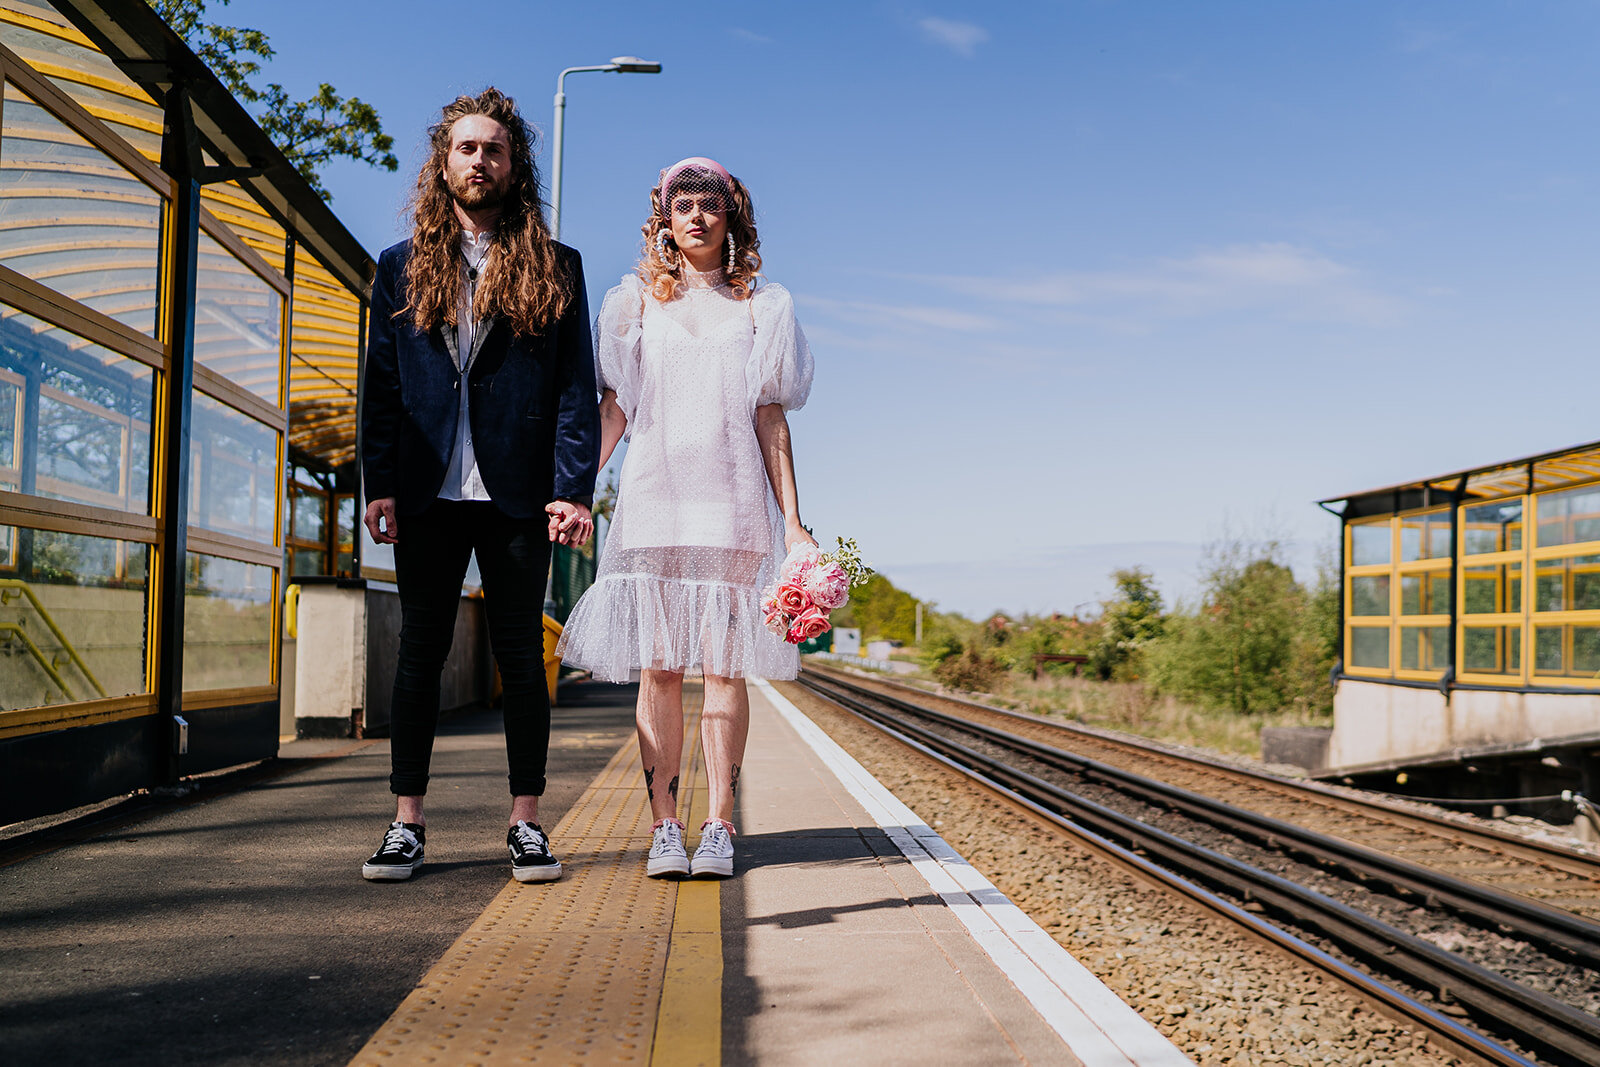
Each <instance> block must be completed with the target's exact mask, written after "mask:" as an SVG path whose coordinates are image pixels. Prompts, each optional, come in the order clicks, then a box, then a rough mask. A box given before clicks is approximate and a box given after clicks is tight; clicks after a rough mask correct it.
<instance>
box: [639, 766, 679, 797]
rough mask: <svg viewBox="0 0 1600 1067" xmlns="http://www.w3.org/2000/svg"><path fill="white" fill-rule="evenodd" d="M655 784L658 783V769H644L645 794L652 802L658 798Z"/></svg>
mask: <svg viewBox="0 0 1600 1067" xmlns="http://www.w3.org/2000/svg"><path fill="white" fill-rule="evenodd" d="M673 781H674V782H676V781H677V779H676V778H674V779H673ZM655 782H656V769H655V768H654V767H646V768H645V769H644V792H645V795H646V796H647V797H649V798H650V799H651V800H654V799H655V798H656V786H655Z"/></svg>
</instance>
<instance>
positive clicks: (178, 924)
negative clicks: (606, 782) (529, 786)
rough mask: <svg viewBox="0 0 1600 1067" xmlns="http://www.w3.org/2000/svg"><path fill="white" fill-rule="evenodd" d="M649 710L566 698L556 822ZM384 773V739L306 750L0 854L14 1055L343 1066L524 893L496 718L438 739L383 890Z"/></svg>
mask: <svg viewBox="0 0 1600 1067" xmlns="http://www.w3.org/2000/svg"><path fill="white" fill-rule="evenodd" d="M635 695H636V694H635V687H633V686H610V685H601V684H581V685H576V686H568V687H564V688H563V690H562V695H561V704H560V705H559V706H558V707H557V708H556V709H555V714H554V723H553V727H552V731H551V750H550V764H549V786H548V789H547V791H546V793H545V797H544V800H543V801H542V802H541V805H540V812H539V815H540V822H541V823H543V824H544V825H545V826H546V827H553V826H554V825H555V824H556V823H557V822H558V821H559V820H560V818H561V816H562V815H563V814H564V813H565V812H566V810H567V808H568V807H569V806H571V805H572V803H573V802H574V801H576V800H577V799H578V797H579V796H580V795H581V794H582V793H583V791H584V789H585V787H586V786H587V785H588V784H589V783H590V781H591V780H592V779H593V778H594V777H595V775H596V774H597V773H598V772H599V771H600V770H601V769H602V768H603V767H604V766H605V764H606V761H607V760H609V759H610V758H611V756H612V755H613V754H614V753H615V752H616V750H617V748H618V747H619V746H620V745H622V744H623V743H624V742H625V741H627V740H628V739H629V738H631V737H632V736H633V706H634V698H635ZM341 753H342V754H341ZM388 774H389V746H388V743H387V742H386V741H377V742H370V743H361V742H351V741H343V742H339V741H334V742H328V741H321V742H294V743H292V744H287V745H284V746H283V748H282V750H281V754H280V757H279V758H278V759H277V760H274V761H270V762H269V763H267V764H265V765H262V766H260V767H258V768H254V769H252V770H249V771H245V772H242V773H237V774H233V775H226V776H222V777H221V778H220V779H215V780H208V781H206V782H204V783H203V784H202V787H201V788H200V789H199V790H198V791H197V792H195V793H194V794H192V795H190V796H188V797H185V798H182V799H178V800H170V801H162V802H157V803H155V804H153V805H148V806H146V807H144V808H143V809H142V810H138V811H135V812H132V813H126V812H121V813H118V812H113V813H112V814H110V815H109V816H107V815H105V814H102V815H100V816H98V817H96V818H94V819H91V820H85V821H80V822H75V823H66V824H63V825H60V826H57V827H55V828H53V829H50V830H48V831H45V832H35V833H32V834H29V835H26V836H23V837H16V838H12V839H11V840H9V841H0V1050H3V1051H0V1056H3V1057H4V1060H5V1062H7V1063H8V1064H17V1065H19V1067H31V1065H34V1064H41V1065H52V1067H56V1065H66V1064H77V1063H108V1064H112V1063H114V1064H162V1065H169V1064H199V1063H204V1064H242V1063H274V1064H278V1063H284V1064H344V1063H346V1062H348V1061H349V1059H350V1057H351V1056H353V1055H354V1054H355V1053H356V1051H357V1050H359V1049H360V1048H361V1046H362V1045H363V1043H365V1041H366V1040H367V1038H368V1037H369V1036H370V1035H371V1034H372V1033H373V1032H374V1031H375V1030H377V1028H378V1027H379V1026H380V1025H381V1024H382V1023H383V1021H384V1020H385V1019H387V1018H388V1017H389V1014H390V1013H391V1012H392V1011H393V1010H394V1008H395V1006H396V1005H397V1004H399V1003H400V1001H401V1000H402V999H403V998H404V997H405V996H406V994H407V993H408V992H409V991H410V990H411V989H412V987H413V986H415V985H416V983H417V980H418V979H419V978H420V977H421V976H422V975H423V974H424V973H425V972H426V971H427V970H428V968H429V967H430V966H431V965H432V964H433V963H434V961H435V960H437V959H438V958H439V956H440V955H441V954H442V953H443V952H444V951H445V949H447V948H448V947H449V946H450V945H451V944H452V943H453V942H454V941H455V939H456V938H457V937H458V936H459V935H460V933H461V932H462V931H463V930H464V929H466V928H467V927H468V926H469V925H470V924H471V923H472V921H473V919H475V918H476V917H477V916H478V914H479V913H480V912H481V911H482V910H483V909H484V907H485V906H486V905H487V904H488V902H489V901H490V899H491V898H493V897H494V895H495V894H496V893H498V892H499V891H500V890H501V889H502V888H504V887H505V885H506V883H507V881H508V880H509V879H510V858H509V855H508V853H507V851H506V846H505V825H506V823H505V816H506V812H507V811H508V810H509V803H510V799H509V794H508V792H507V789H506V777H505V774H506V763H505V744H504V740H503V734H502V732H501V726H500V715H499V712H498V711H492V710H488V709H474V710H469V711H467V712H465V713H462V714H459V715H456V716H454V717H451V718H448V719H447V720H446V721H445V722H444V723H443V724H442V726H441V729H440V736H439V741H438V744H437V745H436V747H435V750H434V757H433V766H432V775H433V777H432V782H431V784H430V787H429V793H428V808H427V811H428V838H427V852H426V857H427V858H426V862H425V865H424V866H423V868H422V870H421V871H420V872H418V874H417V875H416V876H414V877H413V878H412V879H411V880H410V881H408V882H397V883H382V882H366V881H364V880H363V879H362V878H361V863H362V861H363V860H365V859H366V858H367V856H369V855H371V853H372V852H373V850H374V849H376V848H377V846H378V844H379V842H380V840H381V838H382V836H383V831H384V829H385V828H386V825H387V823H388V822H389V820H390V819H391V818H393V812H394V808H393V798H392V797H390V795H389V791H388ZM553 845H554V847H555V850H556V854H557V855H558V856H560V855H561V842H560V841H559V840H556V841H554V842H553ZM525 889H526V890H527V891H528V892H538V891H539V887H538V886H534V885H530V886H527V887H525Z"/></svg>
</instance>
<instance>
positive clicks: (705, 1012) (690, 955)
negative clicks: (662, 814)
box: [650, 730, 722, 1067]
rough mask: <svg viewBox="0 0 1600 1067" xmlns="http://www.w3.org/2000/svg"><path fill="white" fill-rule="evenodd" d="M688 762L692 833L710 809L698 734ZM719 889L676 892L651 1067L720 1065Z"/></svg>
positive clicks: (689, 887)
mask: <svg viewBox="0 0 1600 1067" xmlns="http://www.w3.org/2000/svg"><path fill="white" fill-rule="evenodd" d="M685 740H686V741H687V740H688V739H687V738H685ZM690 760H691V763H690V772H689V774H688V775H686V776H685V777H686V778H687V780H688V781H689V782H691V783H692V785H691V787H690V793H689V795H688V797H686V798H685V800H686V803H685V804H684V814H685V815H687V816H688V818H687V819H686V820H685V821H686V822H687V823H688V824H689V829H690V831H691V833H692V832H693V831H695V830H696V829H698V828H699V826H700V824H701V823H702V822H704V821H705V819H706V816H707V815H708V814H709V813H710V808H711V803H710V801H711V789H710V780H709V779H708V777H707V775H706V769H705V751H704V749H703V748H702V746H701V744H700V731H699V730H696V731H695V738H694V743H693V745H692V755H691V757H690ZM721 885H722V883H721V882H720V881H715V880H712V881H698V880H691V881H686V882H682V883H680V884H679V886H678V905H677V908H676V909H675V910H674V911H673V915H672V940H671V942H670V943H669V944H668V946H667V973H666V975H665V977H664V978H663V980H662V983H661V1010H660V1011H659V1012H658V1013H657V1014H656V1037H655V1043H654V1044H653V1045H651V1047H650V1067H718V1065H719V1064H721V1062H722V889H721Z"/></svg>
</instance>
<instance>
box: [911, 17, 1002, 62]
mask: <svg viewBox="0 0 1600 1067" xmlns="http://www.w3.org/2000/svg"><path fill="white" fill-rule="evenodd" d="M917 26H918V27H919V28H920V29H921V30H922V36H923V37H925V38H927V39H928V40H930V41H932V42H933V43H934V44H940V45H944V46H945V47H946V48H948V49H950V51H952V52H954V53H956V54H957V55H962V56H970V55H972V53H973V52H974V51H975V50H976V49H977V47H978V46H979V45H980V44H982V43H983V42H985V41H987V40H988V39H989V31H988V30H986V29H984V28H983V27H982V26H977V25H974V24H973V23H970V22H956V21H954V20H952V19H941V18H933V17H929V18H925V19H918V20H917Z"/></svg>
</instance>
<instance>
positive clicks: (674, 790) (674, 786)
mask: <svg viewBox="0 0 1600 1067" xmlns="http://www.w3.org/2000/svg"><path fill="white" fill-rule="evenodd" d="M667 792H668V793H671V794H672V802H673V803H674V804H676V803H677V802H678V776H677V775H676V774H674V775H673V776H672V781H670V782H668V783H667Z"/></svg>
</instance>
